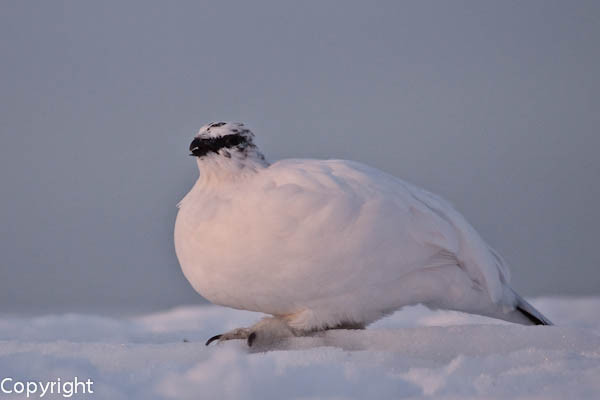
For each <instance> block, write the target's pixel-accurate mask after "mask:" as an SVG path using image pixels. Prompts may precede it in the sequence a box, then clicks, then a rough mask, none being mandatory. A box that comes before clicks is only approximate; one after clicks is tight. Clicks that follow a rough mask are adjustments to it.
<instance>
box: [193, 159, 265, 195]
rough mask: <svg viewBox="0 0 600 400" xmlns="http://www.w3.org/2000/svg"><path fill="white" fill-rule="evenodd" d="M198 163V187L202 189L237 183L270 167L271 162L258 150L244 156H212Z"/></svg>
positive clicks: (199, 160)
mask: <svg viewBox="0 0 600 400" xmlns="http://www.w3.org/2000/svg"><path fill="white" fill-rule="evenodd" d="M197 162H198V169H199V171H200V176H199V177H198V182H197V183H196V186H197V187H201V188H209V187H214V186H218V185H223V184H227V183H236V182H238V181H240V180H243V179H247V178H248V177H250V176H252V175H255V174H257V173H258V172H260V170H262V169H264V168H266V167H268V166H269V162H268V161H267V160H266V159H265V157H264V156H263V155H262V154H261V153H260V152H259V151H258V150H257V149H252V150H251V151H246V152H244V153H243V154H241V153H233V152H232V153H231V154H230V156H229V157H226V156H224V155H222V154H211V155H209V156H206V157H201V158H198V160H197Z"/></svg>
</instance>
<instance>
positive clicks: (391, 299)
mask: <svg viewBox="0 0 600 400" xmlns="http://www.w3.org/2000/svg"><path fill="white" fill-rule="evenodd" d="M190 150H191V151H192V153H193V154H194V155H195V156H196V157H197V162H198V167H199V170H200V177H199V179H198V181H197V182H196V184H195V185H194V187H193V188H192V190H191V191H190V192H189V193H188V194H187V195H186V196H185V198H184V199H183V200H182V201H181V203H180V210H179V213H178V216H177V221H176V226H175V246H176V251H177V256H178V258H179V261H180V263H181V266H182V269H183V272H184V274H185V276H186V277H187V279H188V280H189V281H190V283H191V284H192V286H193V287H194V288H195V289H196V290H197V291H198V292H199V293H200V294H201V295H202V296H204V297H205V298H206V299H208V300H210V301H211V302H213V303H215V304H220V305H224V306H228V307H233V308H238V309H244V310H251V311H260V312H263V313H266V314H271V315H273V316H274V318H272V319H270V320H267V321H263V322H261V323H259V324H257V325H255V326H254V327H251V328H245V329H240V330H236V331H232V332H229V333H227V334H224V335H218V336H217V337H216V338H220V339H221V340H226V339H231V338H248V339H249V340H248V342H249V344H250V345H251V344H252V342H253V341H254V340H255V339H256V338H259V339H263V340H265V341H267V340H272V339H273V338H278V337H281V336H287V335H302V334H307V333H309V332H314V331H319V330H324V329H330V328H339V327H348V328H361V327H364V326H366V325H368V324H370V323H371V322H373V321H375V320H377V319H379V318H381V317H383V316H385V315H386V314H389V313H392V312H394V311H396V310H398V309H399V308H401V307H403V306H405V305H410V304H416V303H423V304H425V305H427V306H429V307H432V308H444V309H452V310H459V311H465V312H470V313H476V314H482V315H487V316H491V317H495V318H500V319H505V320H509V321H513V322H520V323H532V322H533V323H543V324H549V323H550V322H549V321H548V320H547V319H545V318H544V317H543V316H542V315H541V314H540V313H539V312H537V311H536V310H535V309H534V308H533V307H532V306H530V305H529V304H527V303H526V302H525V301H524V300H523V299H522V298H520V297H519V296H518V295H517V294H516V293H515V292H514V291H513V290H512V289H511V288H510V286H508V282H509V270H508V267H507V265H506V263H505V262H504V261H503V259H502V258H501V257H500V256H499V255H498V254H497V253H496V252H495V251H494V250H493V249H491V248H490V247H489V246H488V245H487V244H486V243H485V242H484V241H483V239H482V238H481V237H480V236H479V235H478V234H477V232H476V231H475V229H474V228H473V227H472V226H471V225H470V224H469V223H468V222H467V221H466V220H465V218H464V217H463V216H462V215H461V214H460V213H458V212H457V211H456V210H455V209H454V208H453V207H452V206H451V205H450V204H449V203H448V202H446V201H445V200H443V199H441V198H440V197H438V196H436V195H434V194H432V193H429V192H427V191H425V190H423V189H421V188H418V187H416V186H414V185H411V184H409V183H407V182H404V181H402V180H400V179H398V178H395V177H393V176H391V175H388V174H386V173H384V172H381V171H379V170H377V169H375V168H371V167H368V166H366V165H363V164H360V163H356V162H351V161H343V160H283V161H279V162H276V163H274V164H269V163H268V162H267V161H265V158H264V157H263V156H262V154H261V153H260V152H259V151H258V149H257V147H256V146H255V145H254V143H253V135H252V133H251V132H250V131H249V130H248V129H247V128H245V127H244V125H243V124H239V123H216V124H209V125H205V126H204V127H202V128H201V129H200V131H199V132H198V135H197V136H196V138H195V139H194V141H193V142H192V145H191V146H190Z"/></svg>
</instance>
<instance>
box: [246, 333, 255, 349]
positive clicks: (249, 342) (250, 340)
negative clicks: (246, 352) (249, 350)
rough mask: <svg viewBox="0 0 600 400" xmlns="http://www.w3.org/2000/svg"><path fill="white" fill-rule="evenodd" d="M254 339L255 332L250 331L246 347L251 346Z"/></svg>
mask: <svg viewBox="0 0 600 400" xmlns="http://www.w3.org/2000/svg"><path fill="white" fill-rule="evenodd" d="M254 340H256V332H252V333H251V334H250V335H248V347H252V343H254Z"/></svg>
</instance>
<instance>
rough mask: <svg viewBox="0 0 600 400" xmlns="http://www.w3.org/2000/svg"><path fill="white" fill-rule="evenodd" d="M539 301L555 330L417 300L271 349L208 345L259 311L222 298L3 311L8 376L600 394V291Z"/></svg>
mask: <svg viewBox="0 0 600 400" xmlns="http://www.w3.org/2000/svg"><path fill="white" fill-rule="evenodd" d="M533 304H534V305H535V306H536V307H538V308H539V309H540V310H541V311H543V312H544V313H545V314H546V315H547V316H548V317H549V318H550V319H551V320H553V321H554V322H555V323H556V324H557V326H554V327H526V326H520V325H514V324H509V323H504V322H500V321H495V320H491V319H486V318H483V317H474V316H469V315H466V314H461V313H454V312H432V311H429V310H427V309H425V308H424V307H421V306H417V307H409V308H406V309H404V310H402V311H401V312H398V313H396V314H394V315H393V316H391V317H389V318H387V319H384V320H382V321H380V322H378V323H376V324H374V325H372V326H371V327H369V329H367V330H364V331H343V330H337V331H330V332H327V333H326V334H321V335H317V336H315V337H309V338H294V339H292V340H289V341H287V342H284V343H281V344H280V345H279V346H278V349H277V350H274V351H268V352H264V351H256V350H253V351H251V350H249V349H248V348H247V347H246V346H245V344H244V343H242V342H241V341H233V342H228V343H224V344H219V345H213V346H210V347H205V346H204V342H205V340H206V339H207V338H209V337H210V336H212V335H214V334H216V333H221V332H223V331H226V330H229V329H232V328H235V327H240V326H247V325H250V324H251V323H253V322H255V321H256V320H257V319H258V318H260V315H259V314H255V313H250V312H243V311H235V310H229V309H225V308H219V307H214V306H194V307H180V308H176V309H173V310H170V311H166V312H160V313H153V314H146V315H141V316H134V317H126V318H124V317H121V318H116V317H114V318H111V317H106V316H94V315H81V314H66V315H47V316H39V317H15V316H12V317H10V316H6V317H3V318H0V379H1V378H3V377H7V376H10V377H12V378H14V379H15V380H23V381H27V380H55V379H56V378H57V377H60V378H61V379H63V380H69V379H73V377H74V376H77V377H78V378H79V379H80V380H85V379H87V378H91V379H92V380H93V381H94V385H93V389H94V394H93V395H87V396H82V395H75V396H73V397H72V398H95V399H288V398H289V399H404V398H423V397H434V398H441V399H457V398H460V399H471V398H486V399H488V398H494V399H506V398H510V399H565V398H568V399H570V400H572V399H598V398H600V298H578V299H569V298H543V299H538V300H537V301H533ZM184 339H185V342H184ZM0 398H18V397H17V396H16V395H5V394H2V393H0ZM22 398H24V396H22ZM33 398H39V397H36V396H35V395H33ZM44 398H63V397H62V396H61V395H58V394H55V395H54V397H51V396H49V395H47V396H45V397H44Z"/></svg>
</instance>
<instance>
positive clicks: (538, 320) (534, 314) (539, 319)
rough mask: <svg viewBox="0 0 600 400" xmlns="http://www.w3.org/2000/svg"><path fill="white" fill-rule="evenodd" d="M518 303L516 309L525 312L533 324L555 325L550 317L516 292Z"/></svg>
mask: <svg viewBox="0 0 600 400" xmlns="http://www.w3.org/2000/svg"><path fill="white" fill-rule="evenodd" d="M513 293H514V294H515V298H516V299H517V303H516V305H515V310H516V311H518V312H520V313H521V314H523V316H524V317H525V318H527V319H528V320H529V321H531V323H532V325H554V324H553V323H552V322H551V321H550V320H549V319H548V318H546V317H544V316H543V315H542V313H541V312H539V311H538V310H537V309H536V308H535V307H534V306H532V305H531V304H529V303H528V302H527V301H526V300H525V299H524V298H522V297H521V296H519V294H518V293H516V292H514V291H513Z"/></svg>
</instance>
